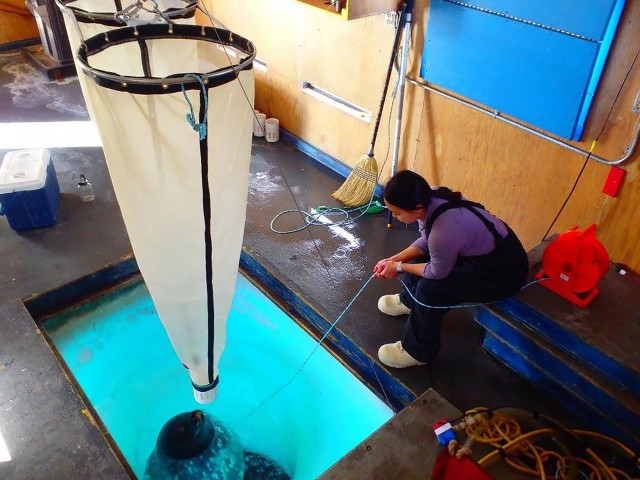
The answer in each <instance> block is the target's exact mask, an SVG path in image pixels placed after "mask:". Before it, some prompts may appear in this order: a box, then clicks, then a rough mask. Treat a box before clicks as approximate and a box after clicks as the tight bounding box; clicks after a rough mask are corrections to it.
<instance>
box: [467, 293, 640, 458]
mask: <svg viewBox="0 0 640 480" xmlns="http://www.w3.org/2000/svg"><path fill="white" fill-rule="evenodd" d="M500 307H502V305H501V304H500ZM509 313H510V312H509ZM509 313H508V312H505V311H502V310H501V308H498V307H497V306H495V305H494V306H485V307H481V308H479V309H478V310H477V311H476V320H477V321H478V322H479V323H480V324H481V325H483V326H484V327H485V328H486V329H487V335H486V336H485V339H484V342H483V347H484V348H485V349H486V350H487V351H489V352H490V353H491V354H492V355H494V356H495V357H496V358H497V359H498V360H500V361H501V362H503V363H504V364H505V365H506V366H507V367H509V368H510V369H512V370H514V371H515V372H517V373H519V374H521V375H523V376H524V377H526V378H527V379H529V380H530V381H531V382H533V383H534V384H535V385H536V386H538V387H539V388H541V389H543V390H545V391H546V392H547V393H549V394H550V395H552V396H554V397H555V398H557V399H558V400H559V401H560V402H561V403H562V404H564V405H565V407H567V408H568V409H570V410H572V411H575V412H576V414H577V415H578V416H579V417H581V418H582V419H583V420H584V422H585V423H586V424H587V425H588V426H589V428H590V429H596V430H599V431H601V432H603V433H605V434H608V435H610V436H612V437H614V438H616V439H618V440H619V441H622V442H623V443H626V444H627V445H628V446H629V447H630V448H632V449H635V450H636V451H640V398H638V396H637V395H635V394H634V393H632V392H631V391H629V389H627V388H625V387H623V386H622V385H620V382H617V381H612V380H611V379H610V378H609V376H608V375H603V374H602V371H601V370H600V369H598V368H594V366H593V365H591V364H590V363H586V362H583V361H582V359H581V358H580V357H581V355H578V356H576V355H574V354H573V353H574V350H573V349H572V348H567V346H566V345H558V344H556V343H554V342H553V341H550V339H549V337H548V336H547V335H543V334H541V333H540V329H539V328H537V325H536V324H535V323H531V322H523V321H522V320H521V316H522V315H520V316H518V317H515V316H511V315H509ZM579 350H580V351H583V349H582V348H580V349H579Z"/></svg>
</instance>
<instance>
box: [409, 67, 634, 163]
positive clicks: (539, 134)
mask: <svg viewBox="0 0 640 480" xmlns="http://www.w3.org/2000/svg"><path fill="white" fill-rule="evenodd" d="M406 79H407V81H408V82H409V83H411V84H412V85H416V86H417V87H420V88H422V89H424V90H428V91H430V92H433V93H435V94H437V95H440V96H442V97H445V98H447V99H449V100H452V101H454V102H456V103H459V104H461V105H465V106H467V107H469V108H471V109H473V110H475V111H477V112H480V113H484V114H485V115H489V116H490V117H493V118H495V119H496V120H500V121H501V122H504V123H507V124H509V125H512V126H514V127H517V128H519V129H520V130H524V131H525V132H528V133H530V134H532V135H535V136H536V137H540V138H543V139H545V140H547V141H549V142H551V143H553V144H555V145H558V146H560V147H563V148H566V149H567V150H570V151H571V152H574V153H577V154H579V155H582V156H583V157H588V158H589V160H594V161H596V162H598V163H602V164H603V165H621V164H623V163H624V162H626V161H627V160H629V158H631V156H632V155H633V152H635V150H636V147H637V146H638V140H639V139H640V116H639V117H638V119H637V120H636V125H635V131H634V134H633V139H632V141H631V144H630V145H627V146H626V147H624V152H625V153H624V155H623V156H622V157H621V158H619V159H617V160H607V159H606V158H601V157H598V156H597V155H594V154H593V153H592V152H589V151H587V150H582V149H580V148H577V147H574V146H573V145H571V144H569V143H566V142H563V141H562V140H558V139H557V138H554V137H552V136H550V135H547V134H546V133H543V132H539V131H537V130H534V129H533V128H529V127H527V126H526V125H523V124H521V123H518V122H515V121H513V120H511V119H509V118H506V117H503V116H502V115H501V114H500V112H498V111H497V110H489V109H487V108H482V107H479V106H477V105H474V104H473V103H471V102H468V101H466V100H463V99H461V98H457V97H454V96H453V95H449V94H448V93H445V92H441V91H440V90H438V89H436V88H433V87H431V86H429V85H427V84H426V83H423V82H419V81H417V80H414V79H413V78H409V77H406ZM636 108H637V110H636ZM633 111H634V112H636V113H640V92H638V96H637V97H636V99H635V102H634V104H633Z"/></svg>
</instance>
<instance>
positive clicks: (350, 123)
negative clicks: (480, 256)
mask: <svg viewBox="0 0 640 480" xmlns="http://www.w3.org/2000/svg"><path fill="white" fill-rule="evenodd" d="M210 3H212V4H214V5H215V15H216V16H217V17H218V18H219V19H220V20H221V21H222V22H223V23H224V24H225V25H227V26H228V27H229V28H231V29H232V30H235V31H237V32H238V33H240V34H242V35H244V36H246V37H248V38H249V39H251V40H252V41H254V42H255V44H256V46H257V49H258V57H259V58H261V59H262V60H265V61H266V62H267V64H268V72H267V73H266V74H265V73H259V74H258V75H257V97H256V106H257V108H258V109H260V110H261V111H264V112H266V113H267V114H268V115H270V116H275V117H277V118H279V119H280V121H281V124H282V126H283V127H284V128H286V129H288V130H289V131H291V132H293V133H294V134H296V135H298V136H300V137H302V138H303V139H305V140H306V141H308V142H309V143H311V144H313V145H314V146H316V147H317V148H319V149H321V150H323V151H325V152H327V153H329V154H331V155H333V156H335V157H336V158H338V159H340V160H341V161H343V162H345V163H347V164H349V165H354V164H355V163H356V162H357V160H358V158H359V157H360V155H361V154H363V153H365V152H366V151H367V149H368V145H369V143H370V136H371V132H372V128H373V125H369V124H366V123H364V122H362V121H360V120H358V119H355V118H352V117H350V116H348V115H346V114H344V113H342V112H340V111H338V110H336V109H334V108H331V107H329V106H327V105H324V104H322V103H319V102H318V101H317V100H315V99H313V98H311V97H309V96H306V95H303V94H302V93H301V90H300V86H299V85H300V81H301V80H306V81H309V82H311V83H313V84H315V85H317V86H319V87H321V88H324V89H327V90H329V91H331V92H333V93H334V94H336V95H339V96H340V97H343V98H345V99H348V100H349V101H351V102H353V103H355V104H357V105H359V106H361V107H364V108H365V109H367V110H370V111H371V112H372V113H375V111H376V109H377V105H378V101H379V95H380V92H381V91H382V82H383V79H384V75H385V68H386V65H387V62H388V56H389V52H390V46H391V42H392V37H393V31H392V29H390V28H389V27H387V26H385V22H384V17H383V16H382V15H377V16H374V17H367V18H364V19H360V20H353V21H348V22H347V21H344V20H341V19H339V18H335V16H334V15H331V14H329V13H327V12H323V11H322V9H318V8H314V7H311V6H309V5H305V4H302V3H300V2H296V1H295V0H271V1H269V2H263V1H262V0H245V1H243V2H236V1H233V0H218V1H216V2H210ZM427 15H428V0H417V2H416V15H415V16H416V22H415V24H414V28H413V36H412V49H411V52H410V56H411V59H412V62H411V65H410V69H409V76H410V77H411V78H414V79H418V71H419V62H420V57H421V52H422V46H423V41H424V34H425V25H426V21H427ZM639 49H640V2H635V1H629V2H627V7H626V9H625V12H624V14H623V18H622V20H621V24H620V27H619V30H618V34H617V37H616V40H615V43H614V45H613V48H612V52H611V55H610V59H609V61H608V63H607V66H606V69H605V72H604V76H603V79H602V81H601V84H600V87H599V89H598V93H597V95H596V98H595V101H594V104H593V108H592V112H591V114H590V117H589V120H588V124H587V127H586V131H585V135H584V141H582V142H574V143H573V145H575V146H576V147H578V148H580V149H582V150H586V151H588V150H589V149H590V147H591V144H592V141H593V140H594V139H596V138H598V141H597V143H596V145H595V150H594V153H595V154H596V155H598V156H600V157H603V158H607V159H618V158H621V157H622V156H623V155H624V152H625V147H627V146H628V145H629V144H630V141H631V136H632V133H633V131H634V126H635V122H636V121H637V119H638V117H637V115H636V114H634V113H632V111H631V107H632V103H633V100H634V98H635V96H636V94H637V93H638V90H639V89H640V66H639V64H640V60H638V61H637V62H636V60H637V59H638V51H639ZM487 54H490V52H487ZM461 61H463V59H461ZM394 78H395V75H394ZM389 100H390V99H387V107H386V109H385V112H384V113H383V120H382V125H381V129H380V134H379V137H378V138H379V141H378V144H377V147H376V157H377V158H378V162H379V164H382V162H383V160H384V157H385V155H384V154H385V152H386V149H387V145H388V141H387V140H388V129H387V123H388V118H389V105H390V101H389ZM394 115H395V114H394ZM403 118H404V121H403V136H402V147H401V155H400V165H399V167H400V168H410V169H414V170H416V171H418V172H420V173H422V174H424V175H425V176H426V177H427V178H428V180H429V181H430V182H431V183H432V184H434V185H447V186H450V187H452V188H455V189H460V190H462V191H463V192H464V193H465V195H466V196H467V197H469V198H471V199H474V200H477V201H479V202H482V203H484V204H485V205H487V207H488V208H489V209H490V210H492V211H493V212H495V213H497V214H498V215H500V216H501V217H502V218H504V219H506V220H507V221H508V222H509V223H510V224H511V226H512V227H513V228H514V230H515V231H516V232H518V234H519V236H520V237H521V238H522V240H523V242H524V243H525V245H526V247H527V248H532V247H533V246H535V245H537V244H538V243H539V242H540V241H541V239H542V237H543V235H544V234H545V232H546V231H547V229H549V228H550V226H551V224H552V221H553V219H554V218H555V216H556V214H557V213H558V211H559V210H560V208H561V206H562V204H563V203H564V201H565V199H566V197H567V195H568V194H569V192H570V190H571V188H572V186H573V184H574V182H575V181H576V178H577V176H578V174H579V172H580V170H581V169H582V167H583V165H584V164H585V157H583V156H581V155H579V154H576V153H573V152H570V151H569V150H566V149H564V148H562V147H560V146H557V145H554V144H553V143H551V142H549V141H547V140H544V139H540V138H538V137H536V136H534V135H532V134H530V133H527V132H524V131H522V130H520V129H518V128H515V127H513V126H510V125H507V124H505V123H503V122H500V121H499V120H496V119H494V118H491V117H490V116H487V115H484V114H482V113H479V112H476V111H474V110H472V109H470V108H468V107H466V106H463V105H459V104H456V103H454V102H452V101H450V100H448V99H445V98H442V97H440V96H438V95H436V94H433V93H430V92H427V91H425V90H424V89H422V88H419V87H416V86H413V85H408V86H407V91H406V97H405V110H404V117H403ZM391 129H392V130H393V122H392V123H391ZM389 163H390V162H387V163H386V164H385V166H384V169H383V173H382V178H383V180H384V179H386V178H388V176H389ZM609 168H610V167H609V166H606V165H602V164H599V163H596V162H594V161H589V162H587V163H586V166H585V168H584V172H583V174H582V176H581V179H580V181H579V182H578V184H577V188H576V189H575V192H574V194H573V195H572V196H571V199H570V201H569V202H568V203H567V205H566V207H565V208H564V210H563V212H562V214H561V215H560V217H559V218H558V220H557V221H556V222H555V223H554V224H553V226H552V228H551V231H552V232H562V231H565V230H567V229H569V228H570V227H572V226H574V225H577V226H580V227H582V228H584V227H587V226H588V225H589V224H591V223H594V222H595V223H597V224H598V227H599V228H598V237H599V238H600V239H601V241H602V242H603V243H604V244H605V246H606V248H607V250H608V251H609V254H610V256H611V258H612V260H614V261H618V262H623V263H626V264H627V265H629V266H630V267H631V268H633V269H635V270H636V271H640V249H639V248H638V240H639V237H640V208H638V201H639V200H640V181H639V179H638V152H636V153H635V154H634V155H633V156H632V158H631V159H630V161H628V162H627V163H625V164H624V166H623V168H624V169H625V170H626V172H627V176H626V179H625V181H624V184H623V186H622V189H621V192H620V195H619V197H618V198H611V197H607V196H605V195H604V194H603V193H602V187H603V185H604V182H605V179H606V176H607V174H608V172H609Z"/></svg>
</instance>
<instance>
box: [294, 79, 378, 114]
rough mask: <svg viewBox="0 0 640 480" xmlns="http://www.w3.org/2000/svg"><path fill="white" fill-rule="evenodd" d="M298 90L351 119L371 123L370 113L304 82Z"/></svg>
mask: <svg viewBox="0 0 640 480" xmlns="http://www.w3.org/2000/svg"><path fill="white" fill-rule="evenodd" d="M300 88H302V93H306V94H307V95H310V96H312V97H313V98H316V99H318V100H320V101H321V102H323V103H326V104H327V105H331V106H332V107H335V108H337V109H338V110H341V111H343V112H345V113H347V114H349V115H351V116H352V117H356V118H359V119H360V120H362V121H363V122H367V123H371V112H367V111H366V110H365V109H364V108H361V107H359V106H357V105H355V104H353V103H351V102H348V101H347V100H344V99H342V98H340V97H338V96H337V95H334V94H333V93H331V92H328V91H327V90H324V89H322V88H319V87H316V86H315V85H312V84H311V83H309V82H307V81H305V80H302V81H301V82H300Z"/></svg>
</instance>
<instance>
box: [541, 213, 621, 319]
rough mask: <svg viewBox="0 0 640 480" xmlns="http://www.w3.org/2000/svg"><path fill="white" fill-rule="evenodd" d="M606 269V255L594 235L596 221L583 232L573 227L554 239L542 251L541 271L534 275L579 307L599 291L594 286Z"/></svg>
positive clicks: (605, 272)
mask: <svg viewBox="0 0 640 480" xmlns="http://www.w3.org/2000/svg"><path fill="white" fill-rule="evenodd" d="M608 270H609V255H608V254H607V251H606V250H605V248H604V246H603V245H602V244H601V243H600V242H599V241H598V239H597V238H596V226H595V224H593V225H591V226H589V227H587V228H586V229H585V230H584V231H580V230H578V227H574V228H573V229H571V230H570V231H568V232H565V233H562V234H560V235H559V236H558V238H556V239H555V240H553V241H552V242H551V243H550V244H549V245H548V246H547V247H546V248H545V250H544V252H543V254H542V270H540V272H538V274H537V275H536V276H535V278H538V279H542V278H545V277H547V279H546V280H544V281H542V282H540V285H542V286H543V287H545V288H548V289H549V290H551V291H552V292H555V293H557V294H558V295H560V296H561V297H562V298H564V299H566V300H569V301H570V302H571V303H574V304H575V305H578V306H579V307H583V308H584V307H586V306H587V305H589V303H591V301H592V300H593V299H594V298H595V297H596V295H597V294H598V292H599V291H598V288H597V287H596V285H597V284H598V282H599V281H600V279H601V278H602V277H604V276H605V275H606V274H607V272H608Z"/></svg>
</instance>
